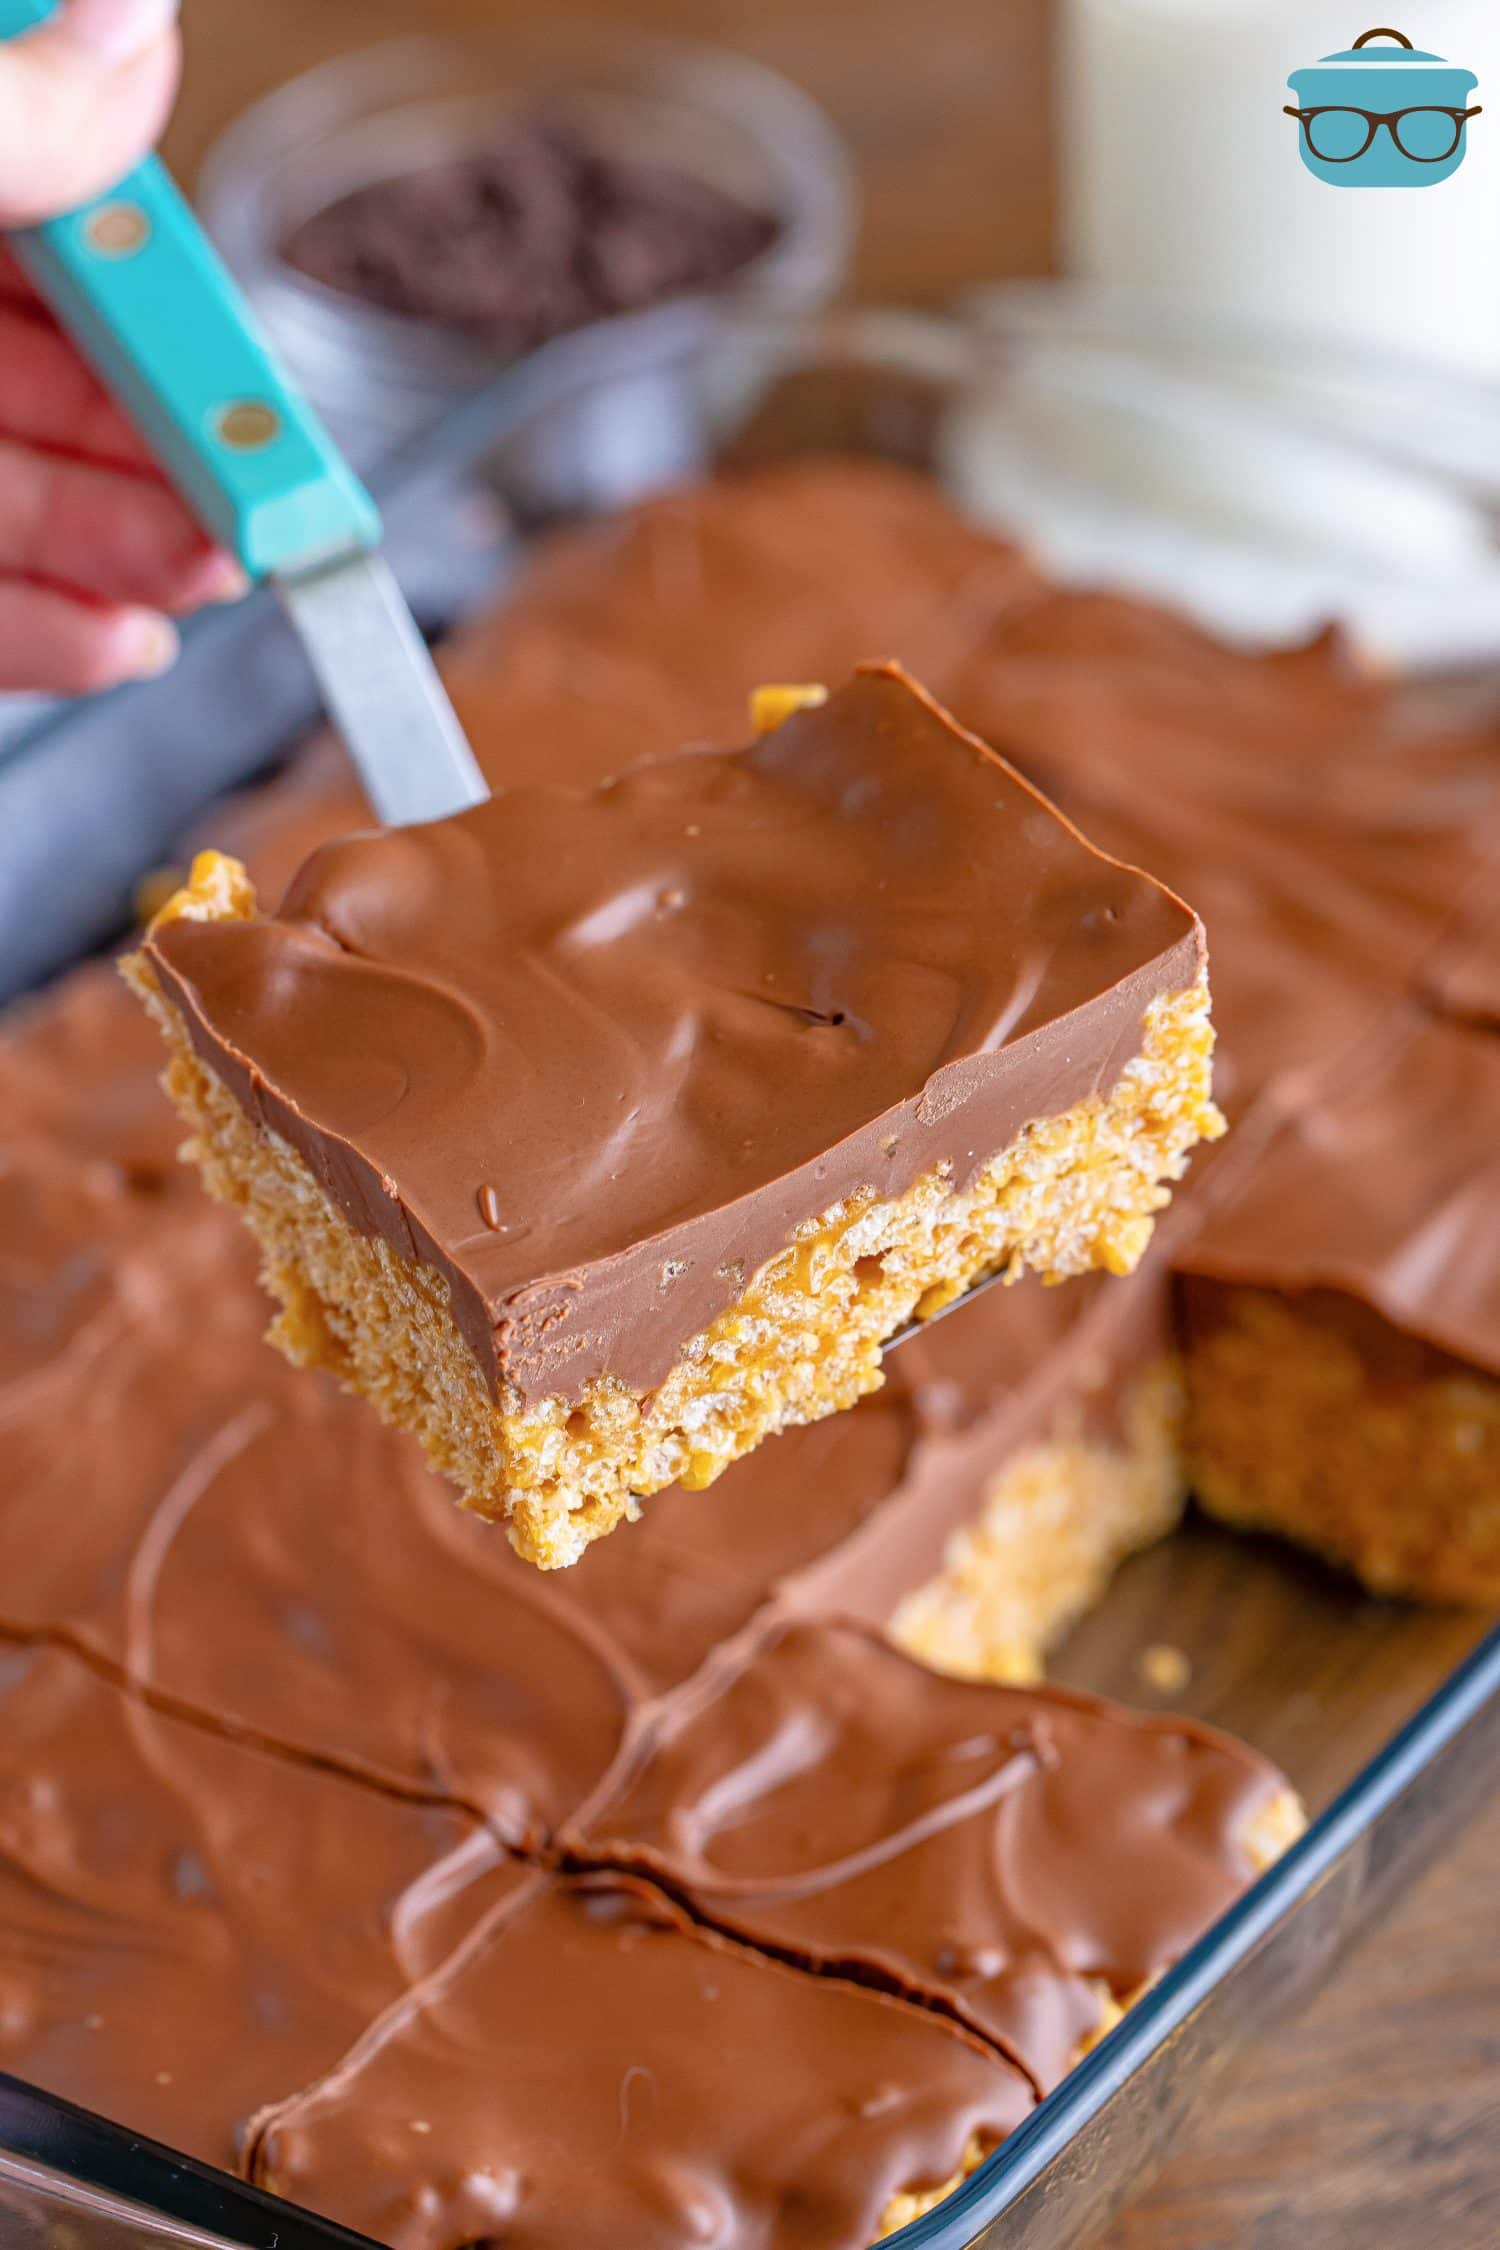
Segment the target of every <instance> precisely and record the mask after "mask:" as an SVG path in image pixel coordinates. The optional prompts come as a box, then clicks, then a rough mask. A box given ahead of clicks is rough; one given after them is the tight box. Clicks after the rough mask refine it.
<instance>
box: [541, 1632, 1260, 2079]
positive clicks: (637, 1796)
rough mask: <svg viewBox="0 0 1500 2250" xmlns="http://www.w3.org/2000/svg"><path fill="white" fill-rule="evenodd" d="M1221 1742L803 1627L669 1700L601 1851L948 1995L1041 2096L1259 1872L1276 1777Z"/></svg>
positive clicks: (881, 1981)
mask: <svg viewBox="0 0 1500 2250" xmlns="http://www.w3.org/2000/svg"><path fill="white" fill-rule="evenodd" d="M1280 1786H1281V1785H1280V1783H1279V1781H1278V1777H1277V1775H1276V1773H1275V1772H1274V1770H1273V1769H1272V1768H1271V1767H1270V1766H1268V1765H1267V1764H1266V1763H1265V1762H1264V1761H1263V1760H1261V1759H1259V1758H1257V1757H1256V1756H1255V1755H1254V1754H1253V1753H1252V1752H1251V1751H1248V1750H1245V1749H1242V1748H1241V1747H1240V1746H1239V1744H1237V1743H1234V1742H1231V1741H1229V1740H1228V1739H1227V1738H1226V1737H1224V1736H1222V1735H1216V1734H1212V1733H1210V1732H1209V1731H1208V1730H1207V1729H1206V1728H1203V1727H1198V1726H1195V1725H1193V1724H1192V1723H1191V1722H1189V1721H1186V1720H1180V1719H1159V1718H1143V1717H1136V1716H1133V1715H1131V1714H1129V1713H1126V1712H1124V1711H1121V1710H1119V1709H1118V1708H1117V1707H1113V1706H1110V1705H1106V1704H1103V1703H1099V1702H1097V1701H1095V1700H1094V1699H1092V1698H1090V1697H1086V1696H1079V1695H1068V1694H1066V1693H1064V1692H1063V1691H1061V1690H1059V1689H1027V1688H1002V1687H980V1686H976V1685H974V1684H972V1683H970V1682H959V1681H946V1680H941V1679H937V1678H935V1677H934V1676H933V1675H932V1674H931V1673H929V1672H927V1671H926V1670H925V1669H924V1668H923V1667H921V1666H919V1665H917V1664H915V1663H914V1662H912V1660H911V1659H910V1658H908V1657H905V1656H902V1655H900V1654H899V1653H898V1652H897V1651H896V1650H894V1649H892V1648H891V1647H890V1646H889V1645H888V1644H887V1643H886V1642H885V1641H883V1640H882V1639H881V1638H880V1637H879V1635H878V1634H876V1633H873V1632H870V1631H868V1630H865V1629H862V1628H860V1627H857V1626H852V1625H824V1624H806V1625H790V1626H783V1627H781V1628H779V1629H778V1630H777V1631H776V1632H774V1633H773V1634H772V1636H771V1638H770V1639H769V1640H768V1641H767V1642H766V1643H765V1644H764V1645H763V1646H762V1647H760V1648H759V1649H758V1650H757V1651H756V1652H755V1653H754V1654H753V1655H752V1656H751V1657H750V1658H749V1659H748V1661H746V1660H744V1659H741V1660H740V1662H739V1663H738V1664H737V1665H736V1666H732V1667H725V1666H722V1665H721V1666H720V1667H718V1668H717V1670H715V1668H713V1667H710V1669H709V1672H708V1673H707V1674H706V1675H705V1677H704V1679H703V1681H702V1682H701V1683H700V1685H699V1686H698V1687H696V1688H695V1689H693V1690H692V1691H690V1692H689V1693H688V1694H687V1695H686V1696H685V1697H683V1698H681V1699H679V1700H678V1702H677V1703H676V1704H675V1705H674V1706H673V1707H672V1709H671V1710H670V1711H669V1712H668V1713H666V1714H664V1715H663V1717H662V1718H661V1720H660V1721H659V1723H658V1724H657V1726H656V1727H655V1729H654V1730H653V1732H652V1735H651V1737H650V1739H649V1741H648V1743H647V1744H646V1746H645V1751H644V1754H643V1757H642V1760H641V1762H640V1763H639V1764H638V1767H637V1769H636V1771H635V1772H634V1773H633V1775H632V1776H631V1777H630V1778H629V1779H628V1780H627V1781H626V1783H625V1785H624V1786H623V1788H622V1790H621V1792H620V1794H619V1795H618V1796H617V1797H616V1798H614V1799H613V1801H612V1802H611V1803H610V1804H609V1805H608V1806H607V1807H606V1808H605V1809H604V1810H603V1811H601V1812H600V1813H599V1814H597V1815H596V1817H595V1818H594V1820H593V1822H592V1823H591V1824H590V1826H589V1828H588V1830H587V1832H586V1833H585V1834H582V1835H579V1834H577V1833H572V1834H569V1835H567V1836H565V1838H564V1848H565V1850H570V1851H571V1852H572V1854H573V1855H574V1856H575V1858H577V1859H580V1860H582V1861H585V1862H587V1861H594V1862H598V1861H605V1862H610V1863H613V1864H616V1865H624V1866H627V1867H632V1868H635V1869H638V1870H639V1871H640V1872H641V1873H643V1874H648V1875H652V1876H655V1877H657V1878H659V1879H660V1880H661V1881H662V1882H664V1883H665V1884H666V1886H667V1887H668V1888H669V1889H670V1890H672V1891H674V1892H676V1893H677V1894H678V1895H679V1896H683V1897H686V1898H688V1899H689V1900H690V1901H691V1902H692V1905H693V1907H694V1909H695V1911H697V1912H699V1913H701V1914H704V1915H706V1916H707V1917H708V1918H709V1919H710V1920H711V1921H713V1922H714V1923H715V1924H716V1925H717V1926H718V1927H719V1928H721V1929H726V1930H728V1931H729V1932H731V1934H733V1935H735V1936H737V1937H740V1938H744V1939H748V1940H750V1941H751V1942H753V1943H755V1944H757V1945H760V1946H762V1947H766V1948H769V1949H770V1950H772V1951H775V1952H780V1953H782V1954H783V1955H785V1956H787V1957H789V1958H791V1959H793V1960H796V1961H800V1962H805V1963H808V1964H811V1965H812V1966H814V1967H817V1968H820V1969H825V1970H826V1969H834V1970H837V1971H838V1972H840V1973H842V1974H846V1975H852V1976H854V1977H856V1978H858V1979H859V1980H860V1981H862V1982H867V1983H871V1984H876V1985H880V1986H884V1987H885V1988H887V1989H889V1990H893V1991H897V1992H901V1993H905V1994H907V1995H909V1996H911V1997H916V1998H920V1999H922V2000H924V2001H926V2002H927V2003H928V2004H929V2005H936V2006H938V2007H941V2008H947V2009H949V2010H951V2012H952V2013H953V2015H955V2016H956V2017H957V2018H958V2019H959V2020H960V2021H962V2022H964V2023H966V2024H967V2025H968V2026H969V2027H970V2028H971V2029H972V2030H974V2031H976V2032H978V2033H980V2034H982V2035H983V2036H985V2037H987V2038H991V2039H993V2040H995V2041H996V2042H997V2043H998V2044H999V2045H1000V2046H1001V2047H1002V2049H1003V2050H1004V2051H1005V2052H1006V2053H1007V2054H1009V2055H1011V2056H1012V2057H1013V2058H1014V2059H1015V2060H1016V2061H1018V2062H1019V2063H1020V2064H1021V2065H1022V2066H1023V2067H1024V2068H1025V2069H1026V2071H1027V2072H1028V2074H1029V2075H1030V2076H1031V2078H1032V2079H1033V2081H1034V2082H1035V2083H1036V2085H1037V2087H1038V2090H1039V2091H1041V2092H1045V2091H1046V2090H1047V2089H1048V2088H1050V2087H1052V2086H1054V2085H1056V2083H1057V2082H1058V2080H1059V2079H1060V2078H1061V2077H1062V2076H1063V2075H1064V2074H1065V2072H1066V2071H1067V2070H1068V2069H1069V2068H1070V2066H1071V2064H1072V2062H1073V2061H1074V2059H1075V2057H1076V2055H1077V2053H1078V2050H1079V2048H1080V2046H1081V2045H1082V2044H1083V2042H1084V2041H1085V2040H1086V2039H1087V2038H1088V2037H1089V2036H1090V2034H1092V2033H1093V2032H1094V2031H1096V2030H1097V2028H1098V2026H1099V2021H1100V2017H1101V2013H1102V2010H1101V2005H1100V1997H1099V1989H1098V1988H1099V1986H1100V1985H1103V1986H1104V1987H1106V1988H1107V1989H1108V1991H1109V1993H1110V1994H1112V1995H1113V1996H1114V1997H1115V1998H1116V1999H1119V2000H1126V1999H1129V1998H1130V1997H1131V1996H1132V1995H1133V1994H1134V1993H1135V1992H1136V1991H1137V1990H1138V1989H1139V1988H1140V1986H1141V1985H1143V1984H1144V1983H1145V1982H1146V1981H1147V1980H1148V1979H1149V1978H1151V1977H1153V1976H1155V1975H1156V1974H1157V1973H1158V1972H1159V1971H1160V1970H1162V1969H1163V1968H1165V1967H1166V1966H1167V1965H1168V1964H1169V1963H1170V1962H1171V1961H1173V1960H1175V1959H1176V1958H1177V1956H1178V1955H1179V1954H1181V1953H1183V1952H1185V1951H1186V1949H1187V1947H1188V1946H1189V1945H1190V1944H1192V1942H1193V1940H1194V1939H1195V1938H1196V1937H1198V1936H1199V1935H1200V1934H1201V1933H1202V1931H1203V1930H1204V1929H1205V1928H1206V1927H1207V1926H1208V1924H1209V1923H1210V1922H1211V1921H1213V1920H1214V1918H1215V1917H1216V1916H1217V1915H1218V1914H1219V1913H1221V1912H1222V1911H1223V1909H1224V1908H1225V1907H1226V1906H1228V1905H1229V1903H1230V1901H1231V1900H1232V1899H1233V1898H1234V1897H1235V1896H1236V1895H1237V1894H1238V1892H1239V1891H1241V1890H1242V1889H1243V1888H1244V1886H1245V1883H1246V1882H1247V1881H1248V1879H1249V1877H1250V1876H1251V1874H1252V1873H1253V1871H1254V1870H1253V1866H1252V1862H1251V1859H1250V1857H1249V1855H1248V1852H1247V1850H1246V1847H1245V1842H1244V1829H1245V1824H1246V1822H1247V1820H1248V1819H1249V1817H1250V1816H1251V1814H1253V1813H1254V1812H1255V1811H1256V1810H1257V1809H1259V1808H1260V1807H1262V1806H1264V1805H1265V1804H1266V1803H1267V1802H1268V1800H1269V1799H1270V1798H1271V1797H1272V1796H1273V1795H1274V1794H1275V1792H1276V1790H1277V1789H1278V1787H1280Z"/></svg>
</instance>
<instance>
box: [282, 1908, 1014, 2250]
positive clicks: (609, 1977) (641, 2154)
mask: <svg viewBox="0 0 1500 2250" xmlns="http://www.w3.org/2000/svg"><path fill="white" fill-rule="evenodd" d="M768 2066H769V2067H768ZM1031 2106H1032V2095H1031V2091H1030V2088H1029V2087H1028V2086H1027V2084H1026V2081H1025V2079H1024V2078H1023V2077H1022V2076H1021V2074H1020V2073H1019V2071H1016V2070H1014V2069H1012V2068H1011V2067H1010V2065H1008V2064H1007V2063H1005V2062H1004V2061H1003V2060H1002V2059H1001V2058H1000V2057H999V2056H997V2055H994V2054H992V2053H988V2052H986V2051H985V2050H984V2049H983V2048H982V2047H981V2046H979V2045H978V2044H977V2042H973V2041H971V2040H969V2039H968V2038H967V2037H966V2036H965V2035H964V2034H963V2033H961V2032H959V2031H957V2030H955V2029H954V2028H953V2027H952V2026H950V2025H948V2024H945V2023H943V2022H941V2021H939V2020H937V2019H935V2018H933V2017H930V2016H925V2015H923V2014H921V2013H919V2012H918V2011H917V2010H915V2009H912V2008H908V2007H906V2006H904V2005H903V2004H902V2003H901V2002H899V2001H895V2000H889V1999H886V1998H884V1997H883V1996H881V1995H879V1994H876V1993H870V1992H862V1991H859V1990H858V1989H856V1988H855V1987H854V1986H852V1985H846V1984H841V1983H837V1982H835V1981H833V1980H831V1979H826V1978H816V1977H803V1976H799V1975H797V1974H795V1973H794V1972H792V1971H789V1970H787V1969H784V1968H781V1967H779V1966H778V1965H777V1964H776V1963H775V1962H771V1961H767V1960H764V1959H762V1958H760V1957H758V1956H757V1955H755V1954H753V1953H750V1952H746V1951H745V1950H743V1949H742V1948H740V1947H739V1946H735V1945H731V1944H728V1943H726V1941H725V1940H724V1939H723V1938H720V1937H716V1936H714V1935H713V1934H712V1933H710V1932H708V1931H705V1930H702V1929H699V1928H695V1927H694V1926H693V1925H692V1924H691V1923H690V1922H689V1921H688V1920H687V1918H686V1917H685V1916H684V1915H682V1914H681V1913H680V1912H678V1911H677V1910H676V1909H675V1908H673V1907H672V1906H671V1905H669V1904H668V1902H667V1900H666V1899H665V1898H663V1897H662V1896H661V1895H660V1893H658V1892H655V1891H653V1890H651V1889H649V1888H648V1887H647V1886H645V1885H642V1884H637V1883H632V1882H630V1881H628V1880H624V1879H621V1878H619V1877H614V1878H607V1879H604V1880H602V1881H601V1880H592V1881H590V1880H585V1881H582V1882H556V1881H552V1880H543V1881H541V1882H539V1883H538V1884H537V1886H536V1887H535V1889H533V1890H532V1891H531V1892H529V1893H528V1894H526V1895H524V1896H522V1897H521V1898H519V1899H517V1900H516V1901H515V1903H514V1904H513V1905H512V1906H511V1907H510V1908H509V1909H508V1910H507V1911H505V1912H504V1913H502V1914H501V1915H500V1916H499V1917H497V1923H496V1926H495V1928H494V1929H493V1930H492V1932H491V1933H490V1936H489V1941H488V1944H487V1945H486V1946H485V1947H484V1948H483V1950H481V1951H479V1952H477V1953H475V1954H473V1955H471V1956H470V1958H469V1959H468V1960H467V1961H466V1963H465V1964H464V1966H463V1967H462V1968H461V1969H460V1970H459V1971H458V1973H457V1974H455V1975H453V1976H451V1977H449V1978H447V1979H445V1980H444V1982H443V1983H442V1985H441V1986H440V1987H438V1988H436V1989H434V1990H432V1991H430V1992H429V1993H428V1994H427V1995H426V1996H425V1997H424V1999H423V2001H422V2004H421V2005H420V2006H419V2007H418V2008H417V2009H416V2010H414V2011H413V2012H412V2013H411V2014H410V2015H409V2016H408V2018H407V2020H406V2021H405V2022H404V2023H401V2024H400V2025H398V2026H397V2027H396V2028H395V2029H394V2031H393V2032H392V2034H391V2035H390V2036H389V2037H388V2038H387V2039H386V2040H384V2041H383V2042H382V2043H381V2044H380V2045H379V2046H378V2047H377V2048H376V2049H375V2050H374V2052H373V2053H372V2054H370V2055H369V2056H368V2057H366V2058H364V2059H362V2060H360V2061H358V2062H357V2063H356V2064H355V2065H354V2067H353V2068H351V2069H349V2070H346V2071H343V2072H341V2073H339V2074H338V2075H337V2076H335V2077H334V2078H333V2079H331V2080H330V2081H329V2083H328V2084H327V2085H326V2086H325V2087H322V2088H319V2089H317V2090H316V2091H314V2092H313V2093H312V2094H310V2095H309V2097H308V2098H307V2099H306V2100H304V2101H301V2102H298V2103H296V2104H294V2105H293V2106H292V2107H291V2108H290V2109H289V2110H288V2111H287V2112H286V2113H285V2114H284V2115H283V2116H281V2117H278V2118H276V2119H275V2120H274V2121H273V2122H272V2125H271V2127H270V2130H269V2131H268V2133H267V2135H266V2137H265V2141H264V2144H263V2147H262V2150H261V2154H260V2161H259V2171H260V2173H261V2175H262V2176H263V2177H265V2178H266V2179H267V2180H269V2181H270V2182H272V2183H273V2184H274V2185H275V2186H276V2187H277V2188H278V2189H280V2190H281V2192H282V2193H284V2194H286V2195H289V2196H291V2197H292V2198H293V2199H294V2200H296V2201H298V2202H302V2203H307V2204H310V2205H311V2206H312V2207H313V2208H314V2209H316V2210H320V2211H324V2212H326V2213H327V2214H328V2215H329V2216H330V2217H332V2218H336V2219H340V2220H342V2221H343V2222H344V2223H345V2224H346V2225H352V2226H355V2227H359V2228H361V2229H363V2230H364V2231H366V2232H368V2233H372V2234H373V2235H375V2237H376V2238H377V2240H381V2241H385V2242H389V2243H392V2244H394V2245H397V2246H399V2250H472V2246H474V2245H477V2244H478V2243H481V2242H484V2243H495V2244H499V2243H501V2242H503V2243H504V2244H505V2246H506V2250H578V2246H579V2245H580V2244H581V2243H589V2244H594V2243H606V2242H607V2243H609V2244H610V2245H611V2250H683V2246H684V2245H686V2244H689V2243H712V2244H723V2245H725V2246H726V2250H728V2246H729V2245H739V2244H746V2245H748V2244H751V2243H755V2244H762V2243H764V2244H769V2243H772V2242H774V2243H775V2244H776V2246H777V2250H865V2246H866V2245H868V2244H869V2243H871V2242H873V2241H874V2239H875V2236H876V2234H877V2232H878V2230H879V2225H880V2220H881V2217H882V2215H883V2213H884V2211H885V2209H886V2206H887V2205H888V2204H889V2202H890V2201H891V2198H892V2197H893V2196H895V2195H897V2194H899V2193H901V2192H902V2191H903V2190H905V2189H910V2188H916V2187H923V2186H925V2187H937V2186H940V2185H941V2184H942V2183H943V2182H944V2181H946V2180H948V2179H951V2178H952V2177H954V2176H955V2175H956V2174H957V2173H958V2172H959V2171H960V2170H961V2169H962V2167H963V2162H964V2156H965V2151H966V2149H967V2148H968V2145H969V2143H970V2141H971V2139H974V2138H978V2139H980V2140H981V2141H982V2142H984V2143H986V2144H992V2143H994V2142H995V2141H998V2140H999V2139H1001V2138H1002V2137H1003V2136H1004V2134H1005V2133H1007V2132H1008V2131H1009V2130H1010V2129H1011V2127H1012V2126H1014V2125H1016V2124H1018V2123H1019V2122H1020V2120H1021V2119H1022V2118H1023V2117H1024V2116H1025V2115H1026V2114H1027V2112H1028V2110H1029V2109H1030V2108H1031ZM414 2126H415V2128H416V2133H415V2135H414V2131H413V2128H414ZM414 2137H416V2138H418V2139H419V2141H420V2155H419V2156H414V2152H413V2148H412V2142H413V2139H414ZM414 2174H416V2175H419V2180H420V2184H413V2185H408V2184H407V2182H409V2181H412V2179H413V2175H414Z"/></svg>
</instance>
